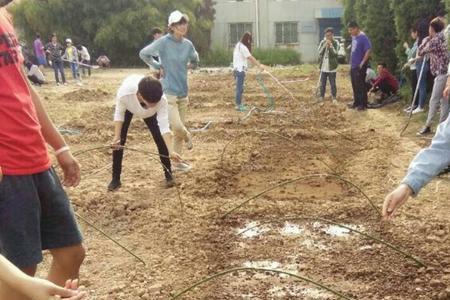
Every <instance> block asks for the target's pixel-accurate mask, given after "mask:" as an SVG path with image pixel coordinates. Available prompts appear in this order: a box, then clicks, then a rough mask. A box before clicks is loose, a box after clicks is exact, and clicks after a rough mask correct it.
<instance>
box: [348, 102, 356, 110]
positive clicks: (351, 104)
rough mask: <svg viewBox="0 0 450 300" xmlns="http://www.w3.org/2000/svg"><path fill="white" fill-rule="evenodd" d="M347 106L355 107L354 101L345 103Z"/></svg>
mask: <svg viewBox="0 0 450 300" xmlns="http://www.w3.org/2000/svg"><path fill="white" fill-rule="evenodd" d="M347 107H348V108H350V109H356V105H355V103H354V102H350V103H347Z"/></svg>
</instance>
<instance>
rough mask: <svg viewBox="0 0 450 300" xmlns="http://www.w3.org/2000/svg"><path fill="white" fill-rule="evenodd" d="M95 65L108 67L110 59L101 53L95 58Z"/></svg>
mask: <svg viewBox="0 0 450 300" xmlns="http://www.w3.org/2000/svg"><path fill="white" fill-rule="evenodd" d="M96 61H97V65H98V66H99V67H100V68H109V67H111V60H109V58H108V56H106V55H104V54H102V55H100V56H99V57H98V58H97V60H96Z"/></svg>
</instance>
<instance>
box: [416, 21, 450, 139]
mask: <svg viewBox="0 0 450 300" xmlns="http://www.w3.org/2000/svg"><path fill="white" fill-rule="evenodd" d="M443 30H444V23H442V21H441V20H439V19H438V18H435V19H433V20H432V21H431V22H430V26H429V34H430V35H429V36H428V37H427V38H425V39H424V40H423V42H422V44H421V45H420V46H419V50H418V54H419V56H421V57H423V56H425V55H428V56H429V57H430V70H431V73H432V74H433V75H434V76H435V79H434V85H433V91H432V92H431V98H430V109H429V111H428V118H427V121H426V123H425V126H424V127H423V128H422V129H421V130H420V131H419V132H418V135H425V134H429V133H431V125H432V122H433V119H434V117H435V116H436V114H437V112H438V110H439V107H440V110H441V112H440V118H439V123H441V122H443V121H445V119H447V117H448V110H449V104H448V97H445V96H444V89H445V84H446V82H447V76H448V75H447V72H448V64H449V58H448V50H447V42H446V40H445V36H444V32H443Z"/></svg>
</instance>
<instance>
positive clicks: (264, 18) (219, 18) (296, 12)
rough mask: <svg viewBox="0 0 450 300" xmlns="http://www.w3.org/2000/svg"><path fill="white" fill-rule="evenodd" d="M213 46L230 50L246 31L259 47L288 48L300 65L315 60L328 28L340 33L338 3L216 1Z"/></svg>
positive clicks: (336, 0) (321, 0)
mask: <svg viewBox="0 0 450 300" xmlns="http://www.w3.org/2000/svg"><path fill="white" fill-rule="evenodd" d="M215 9H216V19H215V21H214V27H213V30H212V37H211V38H212V45H213V47H226V48H232V47H234V45H235V44H236V43H237V41H238V40H239V39H240V37H241V36H242V34H243V33H244V32H245V31H250V32H251V33H252V35H253V44H254V46H256V47H261V48H273V47H289V48H294V49H296V50H297V51H298V52H300V53H301V57H302V61H303V62H314V61H316V60H317V45H318V44H319V42H320V40H321V39H322V38H323V31H324V29H325V28H327V27H333V28H334V29H335V35H338V36H339V35H340V33H341V30H342V24H341V17H342V14H343V6H342V3H341V1H340V0H216V5H215Z"/></svg>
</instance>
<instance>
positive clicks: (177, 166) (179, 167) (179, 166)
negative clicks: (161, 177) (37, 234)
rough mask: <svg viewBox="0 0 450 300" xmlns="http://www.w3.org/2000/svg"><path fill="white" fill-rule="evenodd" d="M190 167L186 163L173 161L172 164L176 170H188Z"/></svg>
mask: <svg viewBox="0 0 450 300" xmlns="http://www.w3.org/2000/svg"><path fill="white" fill-rule="evenodd" d="M191 169H192V167H191V166H190V165H188V164H187V163H175V164H173V170H174V171H178V172H189V171H190V170H191Z"/></svg>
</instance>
